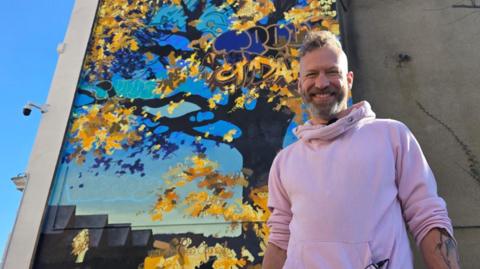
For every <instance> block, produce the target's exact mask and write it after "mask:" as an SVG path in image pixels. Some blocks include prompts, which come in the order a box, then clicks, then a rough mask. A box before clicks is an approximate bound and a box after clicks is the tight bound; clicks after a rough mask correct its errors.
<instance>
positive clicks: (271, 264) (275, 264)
mask: <svg viewBox="0 0 480 269" xmlns="http://www.w3.org/2000/svg"><path fill="white" fill-rule="evenodd" d="M286 259H287V252H286V251H285V250H284V249H281V248H279V247H277V246H276V245H274V244H272V243H268V245H267V249H266V250H265V256H264V257H263V264H262V269H279V268H282V267H283V264H284V263H285V260H286Z"/></svg>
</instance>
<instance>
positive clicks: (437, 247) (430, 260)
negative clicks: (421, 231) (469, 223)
mask: <svg viewBox="0 0 480 269" xmlns="http://www.w3.org/2000/svg"><path fill="white" fill-rule="evenodd" d="M420 249H421V251H422V254H423V259H424V261H425V264H426V265H427V267H428V268H429V269H443V268H445V269H459V268H460V262H459V258H458V251H457V244H456V243H455V240H454V239H453V238H452V237H450V234H448V233H447V231H445V230H444V229H438V228H434V229H431V230H430V231H429V232H428V233H427V235H426V236H425V237H424V238H423V240H422V242H421V243H420Z"/></svg>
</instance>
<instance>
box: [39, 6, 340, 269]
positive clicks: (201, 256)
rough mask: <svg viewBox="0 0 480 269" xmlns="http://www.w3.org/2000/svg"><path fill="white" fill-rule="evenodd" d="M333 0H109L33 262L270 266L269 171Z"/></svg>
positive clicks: (295, 114) (299, 112) (293, 122)
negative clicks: (309, 43) (306, 47)
mask: <svg viewBox="0 0 480 269" xmlns="http://www.w3.org/2000/svg"><path fill="white" fill-rule="evenodd" d="M334 2H335V1H334V0H299V1H286V0H278V1H270V0H260V1H251V0H241V1H239V0H226V1H224V0H171V1H170V0H164V1H158V0H157V1H154V0H135V1H125V0H123V1H121V0H104V1H101V3H100V6H99V9H98V14H97V17H96V23H95V26H94V29H93V31H92V35H91V39H90V43H89V48H88V50H87V54H86V58H85V61H84V66H83V69H82V73H81V79H80V81H79V84H78V87H77V93H76V98H75V102H74V104H73V107H72V112H71V116H70V124H69V130H68V131H67V134H66V138H65V144H64V147H63V151H62V155H61V160H60V162H59V165H58V167H57V171H56V176H55V180H54V184H53V186H52V191H51V195H50V200H49V207H48V208H49V210H48V213H47V215H46V220H45V225H44V230H43V233H42V235H41V238H40V243H39V246H38V251H37V255H36V259H35V266H34V267H35V268H145V269H151V268H260V267H261V261H262V257H263V252H264V250H265V247H266V242H267V240H268V229H267V227H266V225H265V221H266V220H267V219H268V216H269V211H268V209H267V206H266V202H267V177H268V172H269V168H270V165H271V162H272V161H273V158H274V157H275V155H276V153H277V152H278V151H279V150H280V149H282V148H283V147H285V146H286V145H288V144H290V143H292V142H293V141H294V140H295V139H294V137H293V134H292V133H291V130H292V129H293V128H294V127H295V126H297V125H298V124H301V123H302V122H303V121H304V120H305V117H306V115H305V113H304V112H303V108H302V105H301V99H300V97H299V96H298V95H297V94H296V92H295V90H296V79H297V72H298V70H297V68H298V59H297V56H298V47H299V45H300V43H301V40H302V37H303V36H304V35H305V33H306V32H307V31H309V30H310V29H328V30H330V31H332V32H334V33H336V34H337V35H338V34H339V26H338V23H337V21H336V19H335V18H336V12H335V3H334Z"/></svg>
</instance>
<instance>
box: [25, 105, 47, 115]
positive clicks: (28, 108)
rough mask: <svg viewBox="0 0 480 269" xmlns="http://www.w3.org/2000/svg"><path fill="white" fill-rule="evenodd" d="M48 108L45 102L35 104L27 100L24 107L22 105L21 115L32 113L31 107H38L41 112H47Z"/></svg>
mask: <svg viewBox="0 0 480 269" xmlns="http://www.w3.org/2000/svg"><path fill="white" fill-rule="evenodd" d="M47 108H48V105H47V104H43V105H37V104H34V103H32V102H28V103H27V104H26V105H25V106H24V107H23V115H24V116H30V114H31V113H32V110H33V109H38V110H40V112H41V113H42V114H43V113H45V112H47V111H48V110H47Z"/></svg>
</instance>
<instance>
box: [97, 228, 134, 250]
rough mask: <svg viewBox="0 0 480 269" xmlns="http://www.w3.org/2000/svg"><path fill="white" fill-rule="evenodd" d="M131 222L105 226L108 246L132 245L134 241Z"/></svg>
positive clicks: (104, 238)
mask: <svg viewBox="0 0 480 269" xmlns="http://www.w3.org/2000/svg"><path fill="white" fill-rule="evenodd" d="M131 230H132V228H131V227H130V224H108V225H107V226H106V227H105V228H104V237H103V241H104V242H105V243H106V245H107V246H108V247H120V246H127V245H130V244H131V242H132V238H131Z"/></svg>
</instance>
